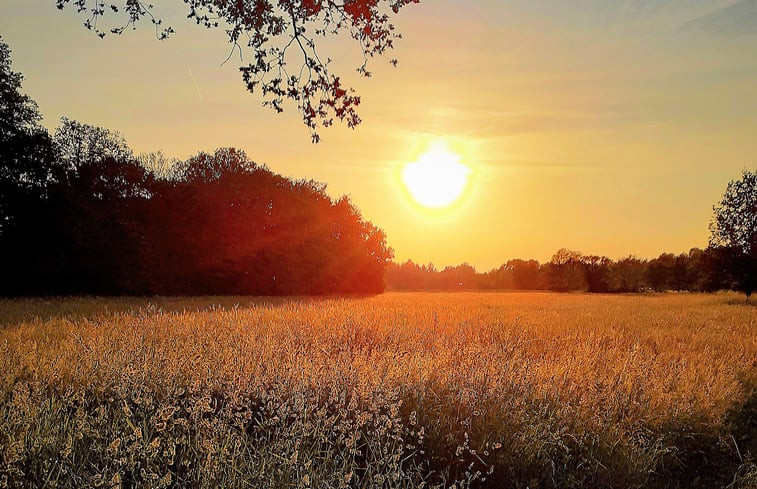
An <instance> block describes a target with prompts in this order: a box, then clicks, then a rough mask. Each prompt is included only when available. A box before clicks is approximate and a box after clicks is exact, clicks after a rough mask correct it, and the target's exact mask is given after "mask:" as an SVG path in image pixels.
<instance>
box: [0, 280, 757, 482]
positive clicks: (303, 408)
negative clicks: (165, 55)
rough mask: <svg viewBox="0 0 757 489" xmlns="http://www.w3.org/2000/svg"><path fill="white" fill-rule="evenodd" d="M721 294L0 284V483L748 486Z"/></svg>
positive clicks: (748, 385)
mask: <svg viewBox="0 0 757 489" xmlns="http://www.w3.org/2000/svg"><path fill="white" fill-rule="evenodd" d="M756 386H757V307H752V306H748V305H745V304H744V303H743V299H741V298H740V297H739V296H737V295H731V294H717V295H677V294H666V295H648V296H646V295H645V296H589V295H572V294H568V295H559V294H542V293H507V294H504V293H503V294H499V293H470V294H464V293H460V294H441V293H439V294H434V293H406V294H393V293H392V294H385V295H381V296H377V297H370V298H354V299H322V300H318V299H307V300H296V299H289V300H284V299H272V300H265V299H252V298H244V297H237V298H202V299H160V298H158V299H56V300H43V299H19V300H1V301H0V487H6V486H7V487H135V486H139V487H314V488H316V487H317V488H325V487H335V488H338V487H345V488H346V487H350V488H357V487H361V488H362V487H366V488H367V487H377V488H383V487H407V488H410V487H423V486H424V485H425V486H426V487H434V486H441V487H452V486H456V487H458V488H459V487H467V486H470V487H492V488H500V487H502V488H509V487H513V488H516V487H517V488H526V487H529V488H531V489H534V488H545V487H566V488H567V487H576V488H578V487H584V488H609V487H614V488H630V487H653V488H675V487H680V488H689V487H702V488H711V487H733V488H736V487H741V488H754V487H757V465H755V462H756V461H757V419H756V417H757V399H756V397H755V387H756Z"/></svg>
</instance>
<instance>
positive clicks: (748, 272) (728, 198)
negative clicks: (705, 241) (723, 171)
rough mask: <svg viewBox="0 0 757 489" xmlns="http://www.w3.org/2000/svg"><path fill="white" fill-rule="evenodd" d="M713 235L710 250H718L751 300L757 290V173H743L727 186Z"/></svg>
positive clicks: (716, 210)
mask: <svg viewBox="0 0 757 489" xmlns="http://www.w3.org/2000/svg"><path fill="white" fill-rule="evenodd" d="M710 233H711V235H710V247H711V248H713V249H717V250H719V253H720V255H721V258H722V261H723V263H724V264H725V266H726V268H727V269H728V270H729V271H730V274H731V276H732V278H733V280H734V282H735V284H734V285H735V286H736V287H737V288H739V290H742V291H743V292H744V293H745V294H746V296H747V299H749V296H751V295H752V292H753V291H754V290H755V287H757V171H753V172H750V171H747V170H744V172H743V174H742V175H741V179H740V180H733V181H731V182H729V183H728V187H727V188H726V191H725V194H724V195H723V199H722V200H721V201H720V203H719V204H717V205H715V207H714V216H713V219H712V222H711V223H710Z"/></svg>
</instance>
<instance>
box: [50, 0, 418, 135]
mask: <svg viewBox="0 0 757 489" xmlns="http://www.w3.org/2000/svg"><path fill="white" fill-rule="evenodd" d="M182 1H183V2H184V4H185V5H186V8H187V14H188V15H187V17H188V18H190V19H193V20H194V21H195V22H196V23H197V24H198V25H201V26H204V27H206V28H209V29H210V28H222V29H224V30H225V31H226V35H227V36H228V40H229V43H230V44H231V46H232V48H231V52H230V53H229V58H230V57H231V56H232V55H233V54H234V53H235V52H236V53H238V54H239V56H240V58H241V59H244V57H245V53H246V55H247V56H248V59H247V61H246V63H247V64H246V65H243V66H241V67H240V71H241V73H242V79H243V81H244V83H245V85H246V86H247V89H248V90H249V91H250V92H255V91H256V90H259V91H260V93H261V94H262V97H263V105H264V106H268V107H271V108H273V109H274V110H276V111H277V112H282V111H283V110H284V100H285V99H289V100H290V101H292V102H294V103H295V104H296V105H297V108H298V109H299V111H300V113H301V115H302V120H303V122H304V123H305V125H307V126H308V127H309V128H310V131H311V135H312V138H313V141H314V142H317V141H318V140H319V136H318V133H317V128H318V127H328V126H330V125H332V124H333V122H334V120H335V119H336V120H339V121H340V122H344V123H346V124H347V126H348V127H355V126H356V125H358V124H360V117H359V116H358V113H357V107H358V105H359V104H360V97H358V96H357V95H356V94H355V92H354V90H353V89H351V88H349V87H345V86H344V85H343V83H342V80H341V77H339V76H337V75H336V74H334V73H332V72H331V71H330V63H331V59H330V58H329V57H327V56H324V55H323V54H322V53H321V54H319V52H318V49H317V45H318V44H320V43H321V42H322V40H324V39H326V38H328V37H331V36H333V37H338V36H339V35H341V34H342V33H345V34H347V35H349V36H350V37H351V38H352V39H353V40H354V42H356V43H357V45H359V47H360V49H361V51H362V55H363V59H362V62H361V64H360V66H359V68H358V72H359V73H360V74H361V75H363V76H370V72H369V71H368V66H367V65H368V60H369V59H370V58H373V57H375V56H383V55H385V54H386V53H387V51H389V50H390V49H392V48H393V47H394V42H395V41H396V40H397V39H399V38H400V37H401V34H399V33H397V32H396V30H395V27H394V25H393V24H392V23H391V18H392V16H393V15H395V14H397V13H399V11H400V9H401V8H402V7H404V6H405V5H407V4H410V3H419V1H420V0H344V1H339V2H336V1H333V0H254V1H229V0H223V1H219V0H182ZM55 4H56V6H57V7H58V8H59V9H64V8H65V7H67V6H69V5H72V6H73V7H74V8H76V10H77V11H78V12H79V13H81V14H83V15H84V16H85V22H84V26H85V27H86V28H87V29H89V30H92V31H94V32H95V33H97V35H98V36H100V37H104V36H105V35H106V34H108V33H112V34H121V33H123V32H124V31H125V30H126V29H127V28H136V26H137V24H138V23H140V21H142V20H144V19H147V20H148V21H149V22H150V23H151V24H152V25H153V26H154V28H155V32H156V35H157V37H158V38H159V39H161V40H163V39H167V38H168V37H169V36H170V35H171V34H172V33H173V32H174V29H173V27H171V26H168V25H165V24H164V22H163V20H162V19H160V18H159V17H158V14H157V13H156V12H155V9H154V8H153V6H152V5H149V4H147V3H145V2H142V1H139V0H125V1H122V2H118V3H116V2H105V1H103V0H55ZM106 18H107V19H108V20H111V19H112V21H111V22H108V23H107V26H104V25H103V24H104V22H107V21H106ZM290 49H291V50H294V51H295V53H292V52H291V51H290ZM390 62H391V63H392V64H393V65H396V64H397V60H396V59H392V60H391V61H390Z"/></svg>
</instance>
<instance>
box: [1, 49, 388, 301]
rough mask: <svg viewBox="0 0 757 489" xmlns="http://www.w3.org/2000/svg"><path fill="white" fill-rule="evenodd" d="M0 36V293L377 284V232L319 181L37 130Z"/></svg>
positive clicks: (384, 256)
mask: <svg viewBox="0 0 757 489" xmlns="http://www.w3.org/2000/svg"><path fill="white" fill-rule="evenodd" d="M9 54H10V53H9V49H8V47H7V46H6V45H4V44H2V42H1V41H0V104H1V105H0V203H1V204H0V268H1V269H2V271H3V273H2V278H0V294H3V295H31V294H34V295H37V294H45V295H47V294H265V295H279V294H322V293H373V292H380V291H382V290H383V288H384V283H383V279H384V272H385V268H386V266H387V263H388V262H389V260H391V257H392V252H391V249H389V248H388V247H387V246H386V239H385V235H384V233H383V231H381V230H380V229H378V228H376V227H375V226H374V225H372V224H371V223H369V222H367V221H365V220H364V219H362V217H361V215H360V213H359V211H358V210H357V209H356V208H355V206H354V205H352V204H351V202H350V201H349V200H348V199H347V198H346V197H344V198H341V199H338V200H333V199H331V198H330V197H329V196H328V195H327V194H326V192H325V185H323V184H320V183H317V182H313V181H302V180H292V179H289V178H285V177H283V176H280V175H277V174H275V173H273V172H272V171H270V170H269V169H268V168H266V167H264V166H259V165H257V164H255V163H254V162H252V161H251V160H250V159H249V158H248V157H247V156H246V155H245V154H244V153H243V152H242V151H239V150H235V149H220V150H217V151H216V152H215V153H213V154H206V153H200V154H198V155H196V156H194V157H192V158H190V159H189V160H187V161H184V162H167V161H166V159H165V158H163V157H162V156H161V155H149V156H147V157H141V158H137V157H135V156H134V155H133V153H132V151H131V150H130V149H129V147H128V146H127V144H126V142H125V141H124V140H123V138H122V137H121V136H119V135H118V134H117V133H113V132H111V131H108V130H106V129H101V128H98V127H93V126H90V125H87V124H82V123H79V122H76V121H72V120H69V119H65V118H64V119H63V120H62V124H61V126H60V127H59V129H58V130H57V131H56V132H55V134H53V135H50V134H49V133H48V132H47V131H46V130H45V129H44V128H43V127H41V126H40V125H39V121H40V115H39V112H38V109H37V106H36V104H35V103H34V102H33V101H32V100H31V99H30V98H29V97H27V96H25V95H23V94H21V92H20V84H21V80H22V78H21V75H19V74H17V73H13V72H12V71H11V70H10V56H9Z"/></svg>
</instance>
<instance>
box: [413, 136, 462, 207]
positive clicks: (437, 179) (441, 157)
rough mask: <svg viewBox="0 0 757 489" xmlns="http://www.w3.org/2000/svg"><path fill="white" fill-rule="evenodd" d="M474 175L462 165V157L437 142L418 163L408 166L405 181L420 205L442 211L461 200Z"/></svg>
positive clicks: (442, 143)
mask: <svg viewBox="0 0 757 489" xmlns="http://www.w3.org/2000/svg"><path fill="white" fill-rule="evenodd" d="M470 173H471V169H470V168H468V167H467V166H465V165H464V164H462V163H460V155H458V154H456V153H453V152H452V151H450V150H449V149H448V147H447V145H446V144H445V143H444V142H439V141H437V142H434V143H433V144H432V145H431V147H430V148H429V150H428V152H426V153H424V154H423V155H421V156H420V158H418V161H416V162H415V163H408V164H407V165H405V168H404V169H403V170H402V181H403V182H404V183H405V186H406V187H407V189H408V190H409V191H410V194H411V195H412V196H413V198H414V199H415V200H416V201H417V202H418V203H419V204H421V205H423V206H426V207H431V208H440V207H447V206H448V205H451V204H453V203H454V202H455V201H457V200H458V199H459V198H460V196H461V195H462V194H463V191H464V190H465V187H466V185H467V183H468V177H469V176H470Z"/></svg>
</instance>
